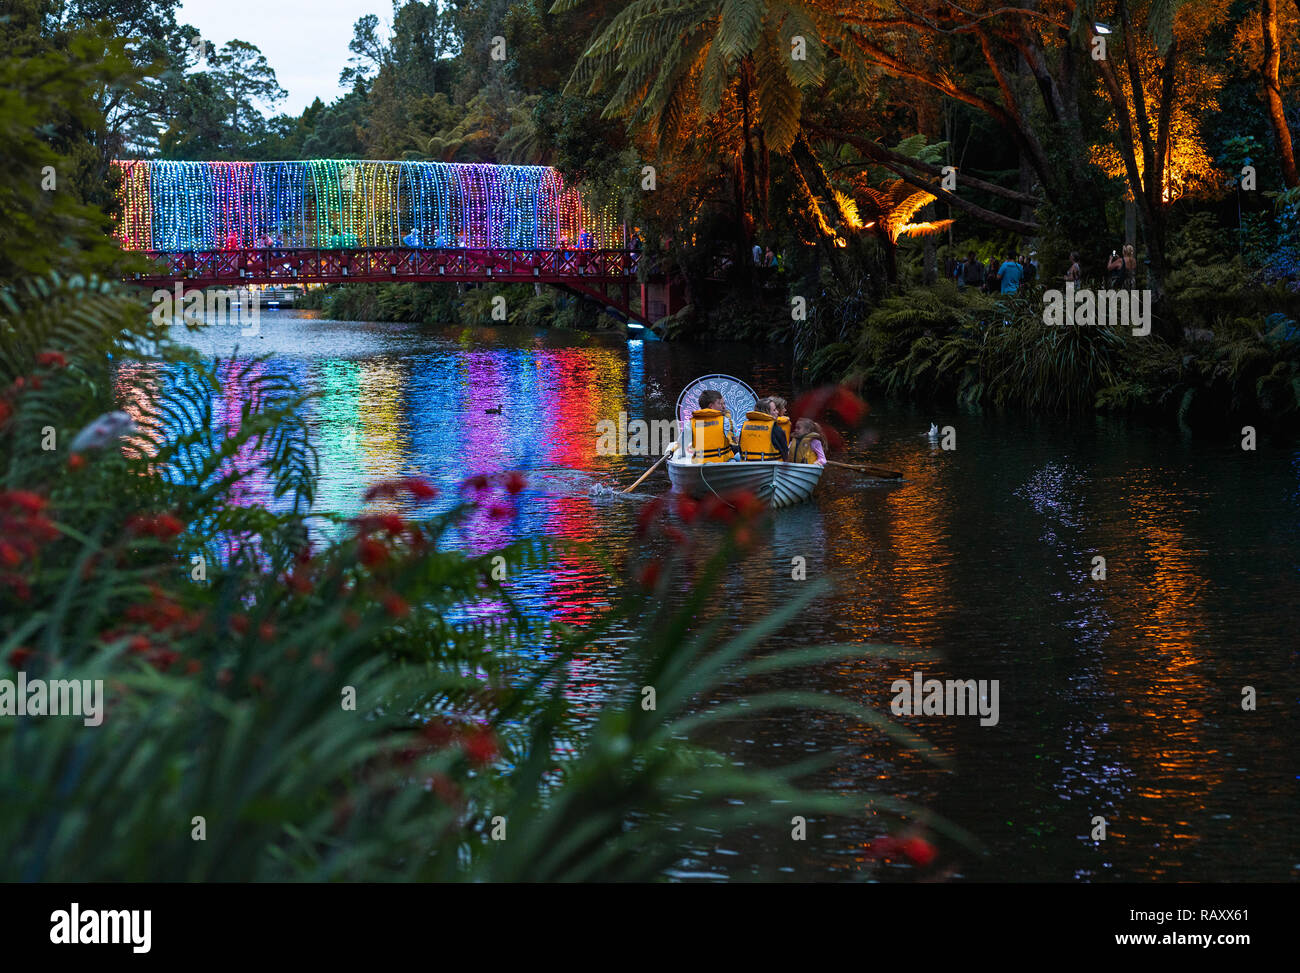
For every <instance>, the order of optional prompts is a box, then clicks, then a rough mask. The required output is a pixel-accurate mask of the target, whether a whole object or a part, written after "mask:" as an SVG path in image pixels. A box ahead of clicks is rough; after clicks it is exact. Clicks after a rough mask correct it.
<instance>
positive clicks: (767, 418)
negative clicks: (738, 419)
mask: <svg viewBox="0 0 1300 973" xmlns="http://www.w3.org/2000/svg"><path fill="white" fill-rule="evenodd" d="M775 412H776V405H775V404H774V402H773V397H772V396H768V397H767V398H765V399H759V400H758V402H756V403H755V404H754V411H753V412H750V413H747V414H746V415H745V424H744V425H743V426H741V427H740V458H741V459H742V460H750V461H753V460H784V459H785V454H786V448H787V445H788V443H787V440H786V438H785V433H784V432H782V431H781V427H780V426H779V425H778V424H777V421H776V419H777V417H776V415H775Z"/></svg>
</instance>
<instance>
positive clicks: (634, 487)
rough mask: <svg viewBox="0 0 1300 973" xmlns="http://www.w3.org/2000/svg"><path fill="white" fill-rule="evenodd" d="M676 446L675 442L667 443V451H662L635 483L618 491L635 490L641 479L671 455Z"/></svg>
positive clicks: (628, 491)
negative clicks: (653, 463) (652, 464)
mask: <svg viewBox="0 0 1300 973" xmlns="http://www.w3.org/2000/svg"><path fill="white" fill-rule="evenodd" d="M676 448H677V444H676V443H669V444H668V451H667V452H666V453H664V454H663V455H662V456H660V457H659V459H658V460H657V461H656V462H655V465H654V466H652V467H650V469H648V470H646V471H645V472H644V473H642V474H641V479H639V480H637V481H636V482H635V483H633V484H632V485H631V486H630V487H628V488H627V489H626V490H622V491H620V492H622V493H631V492H632V491H633V490H635V489H636V488H637V487H639V486H640V485H641V481H642V480H644V479H645V478H646V477H647V476H649V475H650V474H651V473H653V472H654V471H655V470H657V469H659V464H660V463H662V462H663V461H664V460H666V459H667V458H668V457H669V456H671V455H673V450H675V449H676Z"/></svg>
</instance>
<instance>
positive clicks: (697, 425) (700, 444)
mask: <svg viewBox="0 0 1300 973" xmlns="http://www.w3.org/2000/svg"><path fill="white" fill-rule="evenodd" d="M722 422H723V414H722V413H721V412H719V411H718V410H717V409H696V410H695V411H694V412H692V413H691V447H692V448H693V449H694V450H695V456H696V458H697V459H699V460H700V461H701V462H704V463H725V462H727V460H729V459H731V452H732V449H731V443H730V442H729V441H728V440H727V433H726V430H725V429H724V428H723V425H722Z"/></svg>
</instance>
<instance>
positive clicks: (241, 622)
mask: <svg viewBox="0 0 1300 973" xmlns="http://www.w3.org/2000/svg"><path fill="white" fill-rule="evenodd" d="M230 630H231V631H232V632H234V633H235V634H236V635H243V634H245V633H246V632H247V631H248V616H247V615H244V614H235V615H231V616H230Z"/></svg>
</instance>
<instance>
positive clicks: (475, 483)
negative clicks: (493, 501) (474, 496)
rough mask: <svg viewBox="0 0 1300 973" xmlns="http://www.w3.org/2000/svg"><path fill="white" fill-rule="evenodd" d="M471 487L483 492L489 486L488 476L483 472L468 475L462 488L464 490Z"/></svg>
mask: <svg viewBox="0 0 1300 973" xmlns="http://www.w3.org/2000/svg"><path fill="white" fill-rule="evenodd" d="M469 487H472V488H473V489H475V490H478V491H480V492H482V491H483V490H486V489H487V488H488V478H487V477H486V476H484V475H483V474H482V473H476V474H475V475H474V476H471V477H467V478H466V479H465V482H464V483H462V484H461V489H462V490H464V489H466V488H469Z"/></svg>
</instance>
